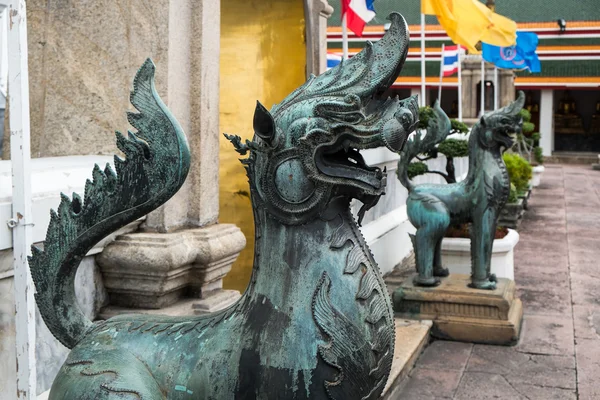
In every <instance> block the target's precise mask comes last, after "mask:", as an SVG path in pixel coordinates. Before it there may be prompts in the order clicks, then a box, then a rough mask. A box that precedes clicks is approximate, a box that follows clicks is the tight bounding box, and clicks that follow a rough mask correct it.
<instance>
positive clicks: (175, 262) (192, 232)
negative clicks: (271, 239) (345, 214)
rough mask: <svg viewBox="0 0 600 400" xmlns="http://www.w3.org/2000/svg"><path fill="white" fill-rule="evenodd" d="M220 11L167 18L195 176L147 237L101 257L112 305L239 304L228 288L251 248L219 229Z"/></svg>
mask: <svg viewBox="0 0 600 400" xmlns="http://www.w3.org/2000/svg"><path fill="white" fill-rule="evenodd" d="M220 4H221V3H220V2H219V1H214V0H201V1H200V0H170V3H169V9H168V10H165V12H168V13H169V26H168V35H169V42H168V46H169V50H168V62H167V64H168V74H167V75H168V84H167V89H168V99H167V105H168V107H169V108H170V109H171V111H172V113H173V115H174V116H175V117H176V118H177V119H178V121H179V122H180V124H181V126H182V127H183V129H184V131H185V133H186V135H187V138H188V142H189V145H190V152H191V165H190V172H189V174H188V176H187V180H186V182H185V184H184V185H183V187H182V188H181V190H180V191H179V193H177V194H176V195H175V196H173V198H172V199H171V200H170V201H169V202H167V203H166V204H165V205H163V206H162V207H160V208H159V209H158V210H156V211H154V212H152V213H150V214H149V215H148V216H147V218H146V221H145V223H144V224H143V227H142V232H135V233H131V234H127V235H121V236H119V237H118V238H117V239H116V240H115V241H114V242H113V243H111V244H110V245H108V246H107V247H106V248H105V249H104V251H103V252H102V253H101V254H100V255H99V256H98V257H97V261H98V264H99V265H100V267H101V269H102V274H103V276H104V284H105V287H106V288H107V290H108V292H109V294H110V299H111V305H116V306H121V307H126V308H146V309H164V308H165V307H168V306H171V305H173V304H178V303H181V300H182V299H183V298H184V297H185V295H189V294H191V295H192V296H193V297H195V298H197V299H198V300H197V301H196V302H194V303H193V304H188V303H189V302H187V303H186V304H188V305H189V306H190V307H189V309H187V310H183V311H182V310H178V311H177V312H178V313H180V312H181V313H186V312H188V313H193V312H197V313H201V312H212V311H215V310H216V309H219V308H222V307H224V306H226V305H228V304H230V303H231V302H233V301H234V300H236V299H237V298H238V297H239V292H237V291H231V290H229V291H227V290H223V288H222V285H223V277H224V276H225V275H226V274H227V273H228V272H229V271H230V270H231V266H232V264H233V262H234V261H235V259H236V258H237V256H238V254H239V252H240V251H241V250H242V249H243V248H244V246H245V245H246V240H245V237H244V235H243V234H242V232H241V231H240V229H239V228H238V227H237V226H235V225H232V224H219V223H218V217H219V136H220V132H219V54H220V21H221V11H220ZM119 312H120V311H118V310H117V311H114V312H112V313H113V314H114V313H119ZM124 312H127V310H124ZM105 314H107V313H106V312H105ZM109 314H110V313H109Z"/></svg>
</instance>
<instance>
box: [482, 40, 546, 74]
mask: <svg viewBox="0 0 600 400" xmlns="http://www.w3.org/2000/svg"><path fill="white" fill-rule="evenodd" d="M537 45H538V37H537V35H536V34H535V33H533V32H521V31H517V44H516V45H514V46H510V47H499V46H492V45H491V44H487V43H482V47H481V48H482V50H483V59H484V60H485V61H487V62H489V63H492V64H494V65H496V67H498V68H504V69H525V68H528V69H529V71H531V72H540V71H541V70H542V68H541V66H540V59H539V58H538V56H537V54H536V53H535V51H536V50H537Z"/></svg>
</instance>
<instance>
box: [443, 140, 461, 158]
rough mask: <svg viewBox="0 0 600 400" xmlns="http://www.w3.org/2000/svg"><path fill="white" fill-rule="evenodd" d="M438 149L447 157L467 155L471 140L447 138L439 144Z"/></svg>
mask: <svg viewBox="0 0 600 400" xmlns="http://www.w3.org/2000/svg"><path fill="white" fill-rule="evenodd" d="M437 149H438V151H439V152H440V153H442V154H443V155H445V156H446V157H452V158H456V157H467V156H468V155H469V142H468V141H466V140H460V139H446V140H444V141H443V142H441V143H440V144H439V145H438V148H437Z"/></svg>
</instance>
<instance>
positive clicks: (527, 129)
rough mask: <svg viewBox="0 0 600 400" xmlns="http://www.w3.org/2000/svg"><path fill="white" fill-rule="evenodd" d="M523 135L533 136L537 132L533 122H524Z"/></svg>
mask: <svg viewBox="0 0 600 400" xmlns="http://www.w3.org/2000/svg"><path fill="white" fill-rule="evenodd" d="M522 129H523V135H525V136H531V133H532V132H533V131H534V130H535V125H534V124H533V122H523V128H522Z"/></svg>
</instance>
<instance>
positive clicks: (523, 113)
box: [519, 108, 531, 122]
mask: <svg viewBox="0 0 600 400" xmlns="http://www.w3.org/2000/svg"><path fill="white" fill-rule="evenodd" d="M519 114H521V118H523V122H529V121H531V113H530V112H529V111H527V109H526V108H521V111H519Z"/></svg>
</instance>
